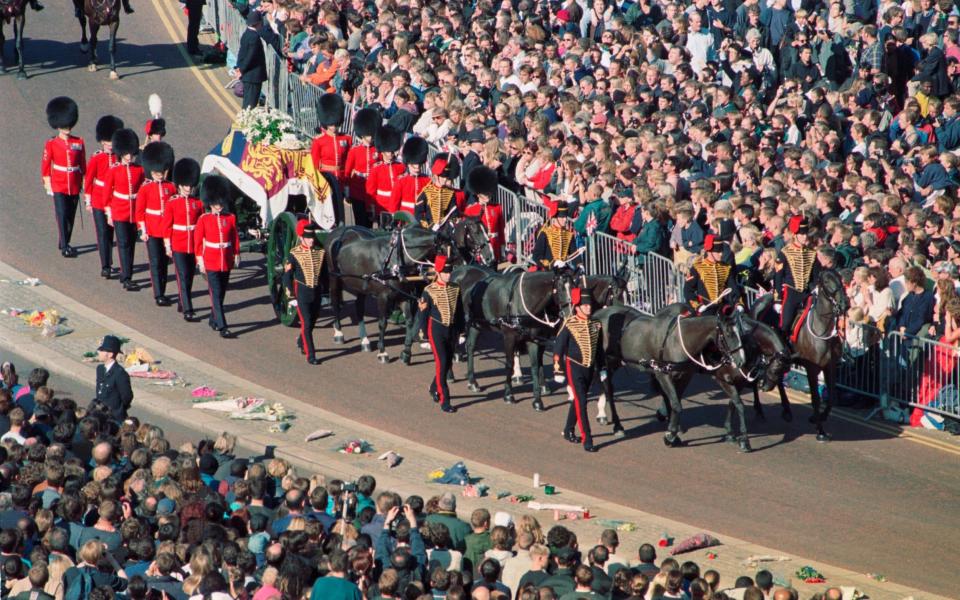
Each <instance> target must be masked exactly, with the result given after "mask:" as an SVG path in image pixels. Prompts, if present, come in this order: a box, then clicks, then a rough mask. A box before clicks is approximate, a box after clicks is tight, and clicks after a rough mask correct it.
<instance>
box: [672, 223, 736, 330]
mask: <svg viewBox="0 0 960 600" xmlns="http://www.w3.org/2000/svg"><path fill="white" fill-rule="evenodd" d="M728 249H729V245H728V244H727V242H724V241H720V240H719V239H717V238H716V237H715V236H714V235H713V234H708V235H707V236H706V237H704V239H703V254H701V255H700V256H698V257H697V258H695V259H694V261H693V264H692V265H691V266H690V273H689V274H688V275H687V280H686V283H684V285H683V298H684V300H685V301H686V302H687V303H688V304H690V306H691V307H693V308H694V309H695V310H696V311H697V313H698V314H704V313H708V314H716V313H717V312H718V310H719V312H720V313H721V314H724V315H726V314H730V313H731V312H732V311H733V309H734V307H736V305H737V303H738V302H739V301H740V295H741V289H740V284H739V282H738V281H737V277H736V266H735V265H734V264H733V257H732V254H731V253H730V252H728ZM724 292H727V294H726V295H725V296H723V294H724ZM721 296H723V297H722V298H721Z"/></svg>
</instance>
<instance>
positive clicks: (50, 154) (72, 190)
mask: <svg viewBox="0 0 960 600" xmlns="http://www.w3.org/2000/svg"><path fill="white" fill-rule="evenodd" d="M79 119H80V109H79V108H78V107H77V103H76V102H74V101H73V100H71V99H70V98H67V97H66V96H58V97H57V98H54V99H53V100H51V101H50V102H48V103H47V123H48V124H49V125H50V127H51V128H53V129H56V130H57V135H55V136H54V137H52V138H50V139H49V140H47V143H46V144H44V146H43V158H42V159H41V161H40V177H41V178H42V179H43V187H44V189H45V190H46V192H47V195H48V196H53V210H54V214H55V215H56V218H57V233H58V235H59V240H60V241H59V243H58V246H57V247H58V249H59V250H60V255H61V256H63V257H66V258H73V257H75V256H76V255H77V251H76V250H74V249H73V246H71V245H70V239H71V238H72V237H73V222H74V220H75V219H76V218H77V206H79V204H80V189H81V186H82V185H83V170H84V167H85V166H86V162H87V151H86V148H85V147H84V144H83V138H80V137H77V136H75V135H72V134H71V132H72V131H73V128H74V127H76V126H77V121H78V120H79Z"/></svg>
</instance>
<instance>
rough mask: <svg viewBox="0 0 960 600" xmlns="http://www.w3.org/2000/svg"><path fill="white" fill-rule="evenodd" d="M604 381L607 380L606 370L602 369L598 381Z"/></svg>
mask: <svg viewBox="0 0 960 600" xmlns="http://www.w3.org/2000/svg"><path fill="white" fill-rule="evenodd" d="M606 380H607V370H606V369H602V370H601V371H600V381H606Z"/></svg>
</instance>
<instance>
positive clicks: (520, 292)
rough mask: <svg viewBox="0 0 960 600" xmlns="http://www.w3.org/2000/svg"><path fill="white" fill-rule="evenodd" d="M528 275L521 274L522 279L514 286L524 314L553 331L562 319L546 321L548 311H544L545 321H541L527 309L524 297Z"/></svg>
mask: <svg viewBox="0 0 960 600" xmlns="http://www.w3.org/2000/svg"><path fill="white" fill-rule="evenodd" d="M526 275H527V271H524V272H522V273H521V274H520V277H519V278H518V279H517V283H516V284H515V285H514V289H515V291H516V292H517V293H518V295H519V296H520V305H521V306H522V307H523V312H525V313H526V314H527V316H528V317H530V318H531V319H533V320H534V321H536V322H537V323H540V324H541V325H546V326H547V327H550V328H551V329H552V328H554V327H556V326H557V323H559V322H560V319H557V320H556V321H552V322H551V321H547V320H545V319H546V318H548V317H547V313H546V311H544V313H543V314H544V319H541V318H540V317H538V316H536V315H535V314H533V313H532V312H531V311H530V309H529V308H528V307H527V300H526V298H524V297H523V278H524V277H525V276H526Z"/></svg>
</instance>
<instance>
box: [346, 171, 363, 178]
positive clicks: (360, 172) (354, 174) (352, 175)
mask: <svg viewBox="0 0 960 600" xmlns="http://www.w3.org/2000/svg"><path fill="white" fill-rule="evenodd" d="M357 175H359V176H360V177H367V174H366V173H364V172H363V171H351V172H350V176H351V177H356V176H357Z"/></svg>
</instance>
